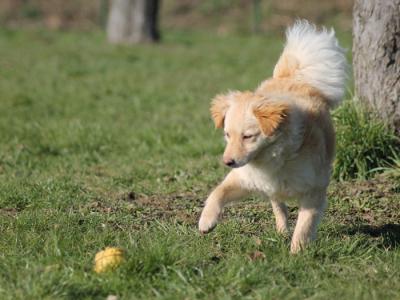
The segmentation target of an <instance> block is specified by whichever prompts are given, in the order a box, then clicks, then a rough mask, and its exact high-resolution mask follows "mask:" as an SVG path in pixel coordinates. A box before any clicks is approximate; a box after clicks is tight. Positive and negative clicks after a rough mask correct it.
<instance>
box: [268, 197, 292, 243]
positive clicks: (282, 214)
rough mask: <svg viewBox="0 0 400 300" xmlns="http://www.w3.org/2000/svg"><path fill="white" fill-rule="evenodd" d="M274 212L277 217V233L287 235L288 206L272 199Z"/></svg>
mask: <svg viewBox="0 0 400 300" xmlns="http://www.w3.org/2000/svg"><path fill="white" fill-rule="evenodd" d="M271 204H272V210H273V212H274V215H275V224H276V231H278V233H280V234H284V235H286V234H287V233H288V231H289V230H288V227H289V226H288V209H287V207H286V204H285V203H283V202H281V201H277V200H274V199H271Z"/></svg>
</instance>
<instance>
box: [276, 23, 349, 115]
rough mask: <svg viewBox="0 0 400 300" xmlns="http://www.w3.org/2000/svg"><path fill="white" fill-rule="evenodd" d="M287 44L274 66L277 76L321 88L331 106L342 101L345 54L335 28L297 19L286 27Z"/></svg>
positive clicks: (344, 78)
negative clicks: (319, 26)
mask: <svg viewBox="0 0 400 300" xmlns="http://www.w3.org/2000/svg"><path fill="white" fill-rule="evenodd" d="M286 40H287V41H286V45H285V48H284V50H283V53H282V55H281V57H280V58H279V61H278V63H277V64H276V66H275V69H274V75H273V77H274V78H285V77H292V78H293V79H295V80H296V81H299V82H304V83H307V84H309V85H310V86H312V87H314V88H316V89H317V90H319V91H320V92H321V93H322V94H323V95H324V96H325V97H326V99H327V101H328V103H329V106H330V107H331V108H333V107H336V106H338V105H339V104H340V102H341V100H342V97H343V93H344V83H345V80H346V69H347V64H346V58H345V55H344V50H343V48H341V47H340V46H339V44H338V41H337V39H336V37H335V32H334V30H333V29H331V30H330V31H327V30H326V29H325V28H323V29H322V30H321V31H319V30H317V29H316V27H315V25H313V24H310V23H309V22H307V21H304V20H301V21H297V22H296V23H295V24H294V25H293V26H292V27H290V28H288V30H287V31H286Z"/></svg>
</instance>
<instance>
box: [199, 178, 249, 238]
mask: <svg viewBox="0 0 400 300" xmlns="http://www.w3.org/2000/svg"><path fill="white" fill-rule="evenodd" d="M247 194H248V191H247V190H246V189H244V188H243V187H242V186H241V184H240V180H239V178H238V175H237V174H236V173H235V171H231V172H230V173H229V174H228V175H227V176H226V178H225V179H224V181H222V183H221V184H220V185H218V186H217V187H216V188H215V189H214V191H213V192H212V193H211V194H210V196H208V199H207V200H206V203H205V206H204V209H203V211H202V213H201V216H200V220H199V230H200V232H201V233H207V232H210V231H211V230H212V229H213V228H214V227H215V226H216V225H217V222H218V217H219V215H220V214H221V212H222V209H223V208H224V206H225V205H226V204H227V203H228V202H231V201H234V200H237V199H239V198H241V197H244V196H245V195H247Z"/></svg>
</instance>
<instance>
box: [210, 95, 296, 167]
mask: <svg viewBox="0 0 400 300" xmlns="http://www.w3.org/2000/svg"><path fill="white" fill-rule="evenodd" d="M210 110H211V115H212V117H213V120H214V123H215V126H216V127H217V128H223V129H224V136H225V141H226V148H225V151H224V155H223V162H224V163H225V164H226V165H227V166H229V167H232V168H238V167H242V166H244V165H245V164H247V163H248V162H250V161H251V160H252V159H254V158H256V157H257V155H258V154H259V153H260V152H261V151H262V150H264V149H265V148H266V147H268V145H270V144H271V143H273V142H274V141H275V140H276V137H277V136H278V131H279V127H280V126H281V124H282V123H283V121H284V119H285V117H286V115H287V112H288V106H287V105H284V104H277V103H274V102H272V101H270V100H267V99H265V97H263V96H261V95H257V94H254V93H251V92H231V93H228V94H226V95H218V96H216V97H215V98H214V100H213V101H212V104H211V109H210Z"/></svg>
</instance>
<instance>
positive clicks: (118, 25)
mask: <svg viewBox="0 0 400 300" xmlns="http://www.w3.org/2000/svg"><path fill="white" fill-rule="evenodd" d="M158 11H159V0H112V3H111V9H110V13H109V17H108V24H107V36H108V40H109V42H111V43H115V44H120V43H122V44H136V43H142V42H156V41H158V40H159V39H160V34H159V31H158V21H157V19H158Z"/></svg>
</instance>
